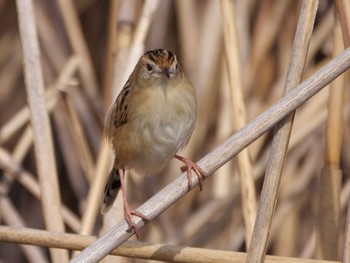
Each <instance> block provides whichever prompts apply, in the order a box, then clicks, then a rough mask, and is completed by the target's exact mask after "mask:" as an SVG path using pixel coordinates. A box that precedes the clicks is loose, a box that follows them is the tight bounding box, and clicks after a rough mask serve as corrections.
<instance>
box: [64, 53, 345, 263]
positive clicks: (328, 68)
mask: <svg viewBox="0 0 350 263" xmlns="http://www.w3.org/2000/svg"><path fill="white" fill-rule="evenodd" d="M349 67H350V48H348V49H346V50H345V51H344V52H342V53H341V54H340V55H338V56H337V57H336V58H334V59H332V60H331V61H330V62H329V63H328V64H326V65H325V66H323V67H322V68H321V69H319V70H318V71H317V72H315V73H314V74H313V75H312V76H311V77H310V78H308V79H307V80H305V81H304V82H303V83H301V84H300V85H298V86H297V87H296V88H294V89H292V90H291V91H290V92H288V93H287V94H286V95H285V96H284V97H283V98H281V99H280V100H279V101H277V102H276V103H275V104H273V105H272V106H271V107H270V108H269V109H267V110H266V111H264V112H263V113H262V114H260V115H259V116H258V117H256V118H255V119H254V120H253V121H251V122H250V123H249V124H247V125H246V126H245V127H244V128H242V129H241V130H239V131H238V132H237V133H236V134H234V135H232V136H231V137H230V138H229V139H227V140H226V141H225V142H224V143H223V144H221V145H220V146H219V147H217V148H216V149H215V150H213V151H212V152H210V153H209V154H207V155H206V156H205V157H203V158H202V159H201V160H200V161H199V162H198V165H199V166H200V167H202V169H203V170H204V171H205V172H206V173H207V174H212V173H213V172H214V171H216V170H217V169H218V168H219V167H221V166H222V165H224V164H225V163H226V162H228V161H229V160H231V159H232V158H233V157H234V156H235V155H236V154H238V153H239V152H240V151H241V150H242V149H244V148H245V147H247V146H248V145H249V144H250V143H252V142H253V141H254V140H256V139H257V138H259V137H260V136H261V135H262V134H264V133H265V132H266V131H268V130H269V129H271V128H272V127H273V126H274V125H276V124H277V123H278V122H279V121H281V120H282V119H283V118H285V117H287V116H288V115H289V114H290V113H291V112H293V111H294V110H295V109H297V108H298V107H299V106H300V105H302V104H303V103H304V102H305V101H307V100H308V99H309V98H311V97H312V96H313V95H315V94H316V93H317V92H318V91H320V90H321V89H322V88H324V87H325V86H326V85H328V84H329V83H330V82H331V81H333V80H334V79H335V78H336V77H338V76H339V75H340V74H341V73H343V72H344V71H345V70H347V69H348V68H349ZM187 184H188V179H187V175H186V174H185V173H183V174H182V175H181V176H180V177H178V178H177V179H176V180H175V181H173V182H172V183H171V184H169V185H168V186H166V187H165V188H163V189H162V190H161V191H159V192H158V193H157V194H156V195H154V196H153V197H152V198H150V199H149V200H148V201H147V202H146V203H144V204H143V205H142V206H140V207H139V209H138V211H140V212H141V213H143V214H144V215H145V216H147V217H148V218H150V219H151V220H152V219H153V218H155V217H156V216H157V215H159V214H160V213H162V212H163V211H164V210H166V209H167V208H168V207H169V206H171V205H172V204H174V203H175V202H176V201H177V200H178V199H180V198H181V197H182V196H184V195H185V194H187V193H188V190H187ZM197 185H198V180H197V178H196V177H194V178H193V181H192V188H193V187H195V186H197ZM160 200H161V201H160ZM134 220H135V223H136V226H137V228H138V229H140V228H142V227H144V226H145V222H143V221H142V220H141V219H140V218H134ZM128 229H129V226H128V224H127V223H126V221H125V220H123V221H122V222H120V223H118V224H117V225H116V226H114V227H113V228H112V229H111V230H110V231H108V232H107V233H106V234H105V235H103V236H102V237H101V238H99V239H98V240H97V241H96V242H95V243H93V244H92V245H91V246H89V247H88V248H86V249H85V250H84V251H83V252H82V253H81V254H79V255H78V256H77V257H75V258H73V259H72V261H71V262H81V261H84V262H97V261H98V260H101V259H102V258H103V257H104V256H106V255H107V254H108V253H110V252H111V251H112V250H113V249H114V248H115V247H117V246H119V245H120V244H121V243H123V242H124V241H125V240H127V239H128V238H129V237H130V236H131V235H132V234H133V233H132V232H127V231H128Z"/></svg>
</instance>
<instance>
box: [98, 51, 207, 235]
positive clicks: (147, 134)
mask: <svg viewBox="0 0 350 263" xmlns="http://www.w3.org/2000/svg"><path fill="white" fill-rule="evenodd" d="M196 115H197V101H196V94H195V90H194V88H193V86H192V84H191V83H190V81H189V80H188V79H187V78H186V76H185V74H184V73H183V71H182V69H181V67H180V65H179V63H178V61H177V59H176V56H175V55H174V54H173V53H172V52H170V51H168V50H165V49H155V50H151V51H148V52H146V53H145V54H144V55H143V56H142V57H141V58H140V60H139V61H138V63H137V65H136V66H135V69H134V71H133V72H132V73H131V75H130V77H129V80H128V81H127V82H126V84H125V86H124V87H123V89H122V90H121V92H120V94H119V95H118V97H117V99H116V100H115V102H114V104H113V105H112V107H111V109H110V111H109V113H108V116H107V120H106V125H105V135H106V137H107V139H108V141H109V142H110V143H111V145H112V148H113V151H114V164H113V168H112V170H111V172H110V174H109V178H108V181H107V184H106V186H105V192H104V197H103V203H102V208H101V211H102V212H103V213H104V212H106V211H107V210H108V209H109V208H110V207H111V206H112V204H113V202H114V200H115V199H116V196H117V193H118V190H119V188H120V187H121V190H122V194H123V205H124V216H125V219H126V221H127V222H128V224H129V226H130V227H131V228H132V229H133V230H134V231H135V234H136V235H138V232H137V229H136V224H135V222H134V221H133V219H132V215H135V216H138V217H140V218H142V219H143V220H146V221H148V218H147V217H146V216H145V215H143V214H142V213H140V212H138V211H136V210H132V209H131V208H130V206H129V204H128V202H127V199H126V194H125V184H124V176H125V169H133V170H135V171H136V172H137V173H139V174H142V175H148V174H151V173H157V172H159V171H161V170H162V169H164V168H165V166H166V165H167V164H168V163H169V162H170V160H171V159H172V158H173V157H175V158H177V159H178V160H180V161H182V162H184V163H185V166H183V167H181V170H182V171H183V172H184V171H187V177H188V188H189V190H190V189H191V185H192V182H191V176H192V175H191V170H194V172H195V173H196V175H197V177H198V180H199V187H200V189H201V188H202V180H203V177H204V176H206V174H205V172H204V171H203V170H202V169H201V168H200V167H199V166H198V165H197V164H195V163H194V162H192V161H191V160H189V159H187V158H185V157H182V156H179V155H177V152H178V151H179V150H181V149H182V148H183V147H185V146H186V144H187V143H188V141H189V139H190V136H191V134H192V131H193V129H194V126H195V122H196Z"/></svg>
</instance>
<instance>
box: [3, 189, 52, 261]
mask: <svg viewBox="0 0 350 263" xmlns="http://www.w3.org/2000/svg"><path fill="white" fill-rule="evenodd" d="M0 214H1V220H2V221H3V222H4V223H5V224H6V225H8V226H9V227H11V228H25V227H26V223H25V221H24V220H23V218H22V217H21V215H20V214H19V213H18V211H17V210H16V208H15V207H14V205H13V204H12V202H11V200H10V199H9V198H8V197H6V196H1V197H0ZM20 247H21V249H22V251H23V253H24V255H25V256H26V258H27V260H28V261H29V262H33V263H36V262H37V263H41V262H47V261H48V259H47V258H46V256H45V255H44V253H43V251H42V250H41V249H40V248H38V247H33V246H27V245H20Z"/></svg>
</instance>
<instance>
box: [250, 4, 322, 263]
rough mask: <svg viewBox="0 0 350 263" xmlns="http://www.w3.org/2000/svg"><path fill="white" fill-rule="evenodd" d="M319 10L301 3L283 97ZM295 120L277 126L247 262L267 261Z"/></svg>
mask: <svg viewBox="0 0 350 263" xmlns="http://www.w3.org/2000/svg"><path fill="white" fill-rule="evenodd" d="M317 7H318V1H317V0H315V1H303V3H302V7H301V12H300V16H299V21H298V26H297V31H296V34H295V40H294V45H293V51H292V55H291V60H290V63H289V68H288V73H287V77H286V83H285V87H284V94H287V93H288V92H290V90H292V89H293V88H294V87H295V86H297V85H298V83H299V82H300V80H301V77H302V74H303V70H304V65H305V61H306V55H307V51H308V47H309V43H310V38H311V34H312V29H313V26H314V20H315V16H316V11H317ZM293 119H294V113H292V114H291V115H290V116H288V117H287V118H286V119H284V120H283V121H281V122H280V123H278V124H277V125H276V127H275V129H274V138H273V141H272V149H271V152H270V156H269V161H268V167H267V171H266V175H265V179H264V185H263V189H262V193H261V197H260V204H259V208H258V213H257V219H256V223H255V226H254V231H253V237H252V242H251V244H250V247H249V250H248V257H247V262H263V261H264V257H265V253H266V244H267V239H268V235H269V231H270V226H271V222H272V217H273V214H274V210H275V206H276V203H277V193H278V189H279V184H280V179H281V176H282V171H283V166H284V162H285V158H286V154H287V148H288V143H289V137H290V134H291V129H292V125H293Z"/></svg>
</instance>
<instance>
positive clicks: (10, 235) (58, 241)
mask: <svg viewBox="0 0 350 263" xmlns="http://www.w3.org/2000/svg"><path fill="white" fill-rule="evenodd" d="M95 240H96V237H92V236H80V235H75V234H66V233H55V232H48V231H44V230H37V229H31V228H12V227H6V226H0V241H1V242H11V243H20V244H28V245H34V246H46V247H56V248H62V249H69V250H82V249H84V248H85V247H87V246H89V245H90V244H91V243H93V242H94V241H95ZM111 254H112V255H118V256H124V257H132V258H138V259H140V258H141V259H149V260H158V261H165V262H174V263H187V262H192V263H203V262H206V263H214V262H218V261H219V262H222V263H226V262H227V263H228V262H233V263H244V262H246V253H242V252H232V251H222V250H215V249H204V248H193V247H180V246H173V245H165V244H154V243H149V242H141V241H126V242H125V243H124V244H122V245H121V246H120V247H118V248H117V249H115V250H113V251H112V253H111ZM265 262H266V263H273V262H281V263H296V262H298V263H315V260H310V259H296V258H287V257H277V256H267V257H266V260H265ZM317 263H336V261H317ZM337 263H339V262H337Z"/></svg>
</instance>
